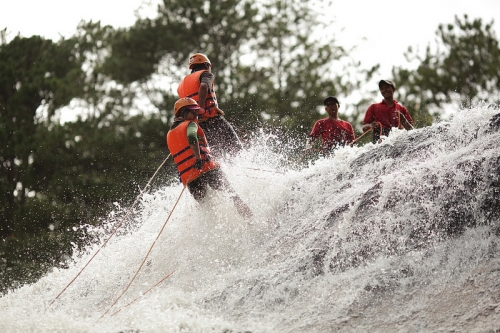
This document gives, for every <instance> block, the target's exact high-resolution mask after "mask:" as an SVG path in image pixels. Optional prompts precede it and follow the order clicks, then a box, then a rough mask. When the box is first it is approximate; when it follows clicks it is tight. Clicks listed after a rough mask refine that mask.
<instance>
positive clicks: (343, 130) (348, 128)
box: [306, 96, 356, 154]
mask: <svg viewBox="0 0 500 333" xmlns="http://www.w3.org/2000/svg"><path fill="white" fill-rule="evenodd" d="M323 105H324V106H325V110H326V112H327V113H328V117H326V118H323V119H320V120H318V121H316V123H315V124H314V126H313V129H312V130H311V133H310V134H309V138H308V139H307V143H306V152H310V151H311V150H312V143H313V142H314V141H315V140H316V139H317V138H319V137H321V152H322V153H323V154H326V153H330V152H332V151H333V150H335V149H336V148H338V147H340V146H345V145H346V144H351V143H352V142H354V140H355V139H356V137H355V135H354V129H353V127H352V125H351V123H349V122H347V121H345V120H342V119H340V118H339V115H338V112H339V107H340V103H339V101H338V99H337V97H333V96H328V97H327V98H326V99H325V100H324V102H323Z"/></svg>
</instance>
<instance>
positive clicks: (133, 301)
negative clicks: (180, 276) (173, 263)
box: [110, 270, 175, 317]
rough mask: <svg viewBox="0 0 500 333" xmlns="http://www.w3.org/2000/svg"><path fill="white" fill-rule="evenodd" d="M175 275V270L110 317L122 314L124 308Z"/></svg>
mask: <svg viewBox="0 0 500 333" xmlns="http://www.w3.org/2000/svg"><path fill="white" fill-rule="evenodd" d="M174 273H175V270H174V271H173V272H171V273H169V274H167V276H165V277H164V278H163V279H161V280H160V281H158V282H156V284H155V285H154V286H152V287H151V288H149V289H148V290H146V291H145V292H144V293H142V294H141V295H140V296H138V297H136V298H135V299H134V300H133V301H131V302H129V303H128V304H127V305H124V306H122V307H121V308H120V309H118V310H117V311H115V312H113V314H111V315H110V317H113V316H114V315H115V314H117V313H118V312H120V311H121V310H123V309H124V308H126V307H127V306H129V305H130V304H132V303H134V302H135V301H137V300H138V299H139V298H141V297H142V296H144V295H146V294H147V293H149V292H150V291H151V290H152V289H153V288H154V287H156V286H158V285H159V284H160V283H162V282H163V281H165V280H166V279H168V278H169V277H170V276H172V274H174Z"/></svg>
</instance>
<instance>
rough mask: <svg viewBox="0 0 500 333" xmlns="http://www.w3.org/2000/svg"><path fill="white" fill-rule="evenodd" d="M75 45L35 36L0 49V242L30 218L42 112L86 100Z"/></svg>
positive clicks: (12, 42) (35, 188)
mask: <svg viewBox="0 0 500 333" xmlns="http://www.w3.org/2000/svg"><path fill="white" fill-rule="evenodd" d="M74 46H75V41H74V40H71V39H70V40H62V41H60V42H58V43H53V42H52V41H51V40H45V39H43V38H41V37H38V36H34V37H31V38H21V37H16V38H14V39H13V40H12V41H11V42H10V43H9V44H2V45H0V119H1V121H0V141H1V142H2V145H0V168H1V174H0V195H1V196H2V201H1V203H0V237H2V238H4V237H7V236H9V235H10V234H11V233H12V231H13V228H14V225H15V224H16V223H19V222H20V221H22V220H23V219H25V218H26V214H28V212H27V211H26V209H25V208H26V206H27V202H28V201H29V200H30V199H29V198H30V197H31V196H32V193H35V192H36V191H37V190H38V188H37V182H38V180H37V178H38V176H39V175H37V174H36V173H34V172H33V168H32V164H33V156H34V153H35V152H36V151H37V147H36V140H35V133H36V131H37V127H38V126H39V124H40V121H39V119H40V118H37V112H41V111H42V112H46V118H47V119H50V117H51V116H52V115H53V114H54V112H55V110H56V109H57V108H59V107H61V106H63V105H65V104H67V103H69V101H70V100H71V99H72V98H73V97H75V96H78V95H79V94H81V86H80V84H81V81H82V71H81V68H80V67H81V61H80V59H78V58H77V57H76V56H75V53H74Z"/></svg>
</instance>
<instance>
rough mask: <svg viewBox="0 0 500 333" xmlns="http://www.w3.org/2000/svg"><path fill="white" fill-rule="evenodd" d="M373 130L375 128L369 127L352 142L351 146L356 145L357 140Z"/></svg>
mask: <svg viewBox="0 0 500 333" xmlns="http://www.w3.org/2000/svg"><path fill="white" fill-rule="evenodd" d="M372 130H373V128H369V129H368V130H367V131H365V132H364V133H363V134H361V135H360V136H358V137H357V138H356V139H355V140H354V141H353V142H351V146H354V144H355V143H356V141H358V140H359V139H361V138H362V137H364V136H365V135H366V134H368V133H370V132H371V131H372Z"/></svg>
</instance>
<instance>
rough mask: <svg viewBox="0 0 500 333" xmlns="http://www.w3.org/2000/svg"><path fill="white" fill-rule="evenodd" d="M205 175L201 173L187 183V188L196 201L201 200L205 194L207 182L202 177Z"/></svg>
mask: <svg viewBox="0 0 500 333" xmlns="http://www.w3.org/2000/svg"><path fill="white" fill-rule="evenodd" d="M205 175H206V174H204V175H201V176H200V177H198V178H196V179H195V180H193V181H192V182H190V183H189V184H187V188H188V190H189V193H191V195H192V196H193V198H195V200H196V201H198V202H199V201H201V200H203V198H204V197H205V195H206V194H207V182H206V180H205V179H204V178H205Z"/></svg>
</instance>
